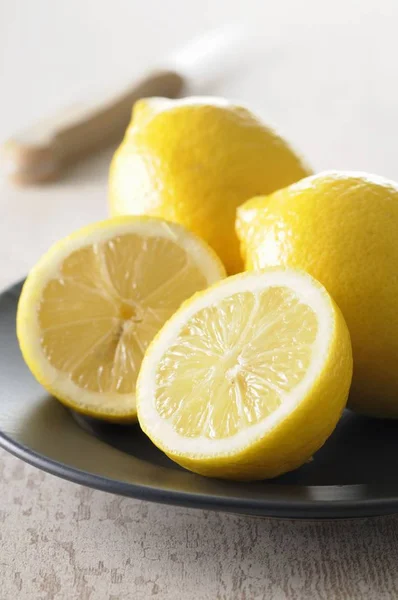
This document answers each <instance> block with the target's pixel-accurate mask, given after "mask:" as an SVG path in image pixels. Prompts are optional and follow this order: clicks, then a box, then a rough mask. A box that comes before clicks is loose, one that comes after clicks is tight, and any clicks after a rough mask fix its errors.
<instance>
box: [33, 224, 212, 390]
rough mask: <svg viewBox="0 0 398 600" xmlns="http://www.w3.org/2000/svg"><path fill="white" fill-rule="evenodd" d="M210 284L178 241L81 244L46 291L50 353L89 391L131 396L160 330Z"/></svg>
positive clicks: (44, 317)
mask: <svg viewBox="0 0 398 600" xmlns="http://www.w3.org/2000/svg"><path fill="white" fill-rule="evenodd" d="M164 256H167V257H168V261H167V262H165V261H164V260H163V257H164ZM181 278H183V282H184V284H183V285H181ZM205 286H206V279H205V277H204V275H203V274H202V273H201V272H200V270H199V269H198V268H197V267H195V266H194V265H193V264H190V262H189V260H188V257H187V255H186V253H185V252H184V251H183V250H182V249H181V248H179V247H178V246H176V244H175V243H173V242H172V241H170V240H166V239H162V238H156V237H153V238H147V237H146V238H143V237H142V236H140V235H137V234H126V235H124V236H117V237H115V238H114V239H112V240H108V241H106V242H102V243H97V244H94V245H92V246H89V247H86V248H81V249H79V250H77V251H75V252H73V253H72V254H71V255H70V256H69V257H68V258H67V259H66V260H65V261H64V262H63V264H62V265H61V267H60V271H59V274H58V276H57V277H56V278H54V279H52V280H51V281H49V282H48V284H47V285H46V287H45V289H44V290H43V295H42V299H41V302H40V305H39V309H38V316H39V323H40V329H41V331H42V336H41V345H42V348H43V351H44V354H45V356H46V357H47V359H48V361H49V362H50V363H51V364H52V365H53V366H54V367H55V368H56V369H57V370H58V371H63V372H66V373H68V374H69V376H70V378H71V379H72V381H73V382H74V383H76V384H77V385H78V386H79V387H81V388H85V389H87V390H90V391H94V392H104V391H116V392H120V393H122V394H124V393H131V392H133V391H134V388H135V383H136V379H137V375H138V370H139V367H140V364H141V361H142V357H143V355H144V352H145V350H146V347H147V346H148V344H149V342H150V341H151V339H152V338H153V336H154V335H155V333H156V332H157V331H158V329H159V328H160V327H161V325H162V324H163V323H164V322H165V321H166V320H167V318H168V317H169V316H170V315H171V314H172V313H173V311H174V310H175V309H176V307H177V306H179V304H180V303H181V302H182V300H183V299H185V298H186V297H187V296H189V295H191V294H193V293H194V292H195V291H197V290H198V289H202V288H204V287H205Z"/></svg>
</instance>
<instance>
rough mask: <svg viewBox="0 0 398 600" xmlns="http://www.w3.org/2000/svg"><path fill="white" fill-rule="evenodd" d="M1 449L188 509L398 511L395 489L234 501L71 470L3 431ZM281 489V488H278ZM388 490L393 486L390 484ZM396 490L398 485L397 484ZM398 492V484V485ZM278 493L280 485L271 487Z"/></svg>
mask: <svg viewBox="0 0 398 600" xmlns="http://www.w3.org/2000/svg"><path fill="white" fill-rule="evenodd" d="M0 447H1V448H3V449H4V450H6V451H7V452H9V453H10V454H12V455H13V456H15V457H17V458H19V459H21V460H23V461H24V462H26V463H27V464H30V465H32V466H34V467H36V468H38V469H40V470H41V471H44V472H46V473H49V474H50V475H54V476H56V477H59V478H61V479H63V480H66V481H70V482H72V483H76V484H78V485H82V486H85V487H89V488H92V489H97V490H100V491H103V492H107V493H111V494H115V495H119V496H125V497H130V498H135V499H137V500H144V501H148V502H155V503H159V504H168V505H174V506H185V507H188V508H196V509H202V510H215V511H222V512H233V513H238V514H246V515H257V516H264V517H275V518H287V519H303V520H305V519H310V520H311V519H314V518H315V519H330V518H332V519H344V518H353V517H371V516H381V515H389V514H394V513H397V512H398V495H396V494H397V491H398V490H397V491H393V493H392V494H391V495H387V496H386V495H383V496H377V495H376V496H375V495H372V496H368V497H366V498H363V499H359V500H358V499H340V500H319V499H310V500H307V501H304V500H297V499H279V500H274V499H270V498H244V497H243V498H239V499H237V498H231V497H229V496H221V495H218V496H216V495H211V494H208V493H207V494H200V493H196V492H194V493H189V492H186V491H183V490H181V491H179V490H167V489H165V488H161V487H157V486H148V485H145V484H142V483H139V484H138V483H130V482H123V481H120V480H119V479H111V478H109V477H105V476H103V475H97V474H95V473H91V472H89V471H84V470H81V469H77V468H76V467H72V466H70V465H67V464H65V463H62V462H60V461H56V460H54V459H52V458H49V457H48V456H46V455H44V454H41V453H39V452H36V451H35V450H32V449H31V448H29V447H27V446H24V445H23V444H20V443H19V442H16V441H15V440H13V439H12V438H11V437H10V436H8V435H7V434H5V433H4V432H3V431H0ZM277 485H278V484H277ZM363 485H366V484H349V485H326V486H322V485H319V486H315V485H310V486H308V485H306V486H298V485H290V484H287V485H286V484H279V485H278V487H280V488H283V489H284V490H285V491H286V490H287V489H288V488H289V489H290V490H291V489H295V488H310V489H322V490H326V489H327V488H332V489H340V490H347V491H353V490H355V489H358V488H361V487H363ZM387 487H388V488H390V487H391V485H388V486H387ZM394 487H395V486H394ZM397 488H398V486H397ZM272 489H273V490H274V491H275V489H276V486H272ZM372 489H376V490H377V489H384V486H383V485H379V484H378V485H373V486H372Z"/></svg>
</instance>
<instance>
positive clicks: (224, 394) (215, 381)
mask: <svg viewBox="0 0 398 600" xmlns="http://www.w3.org/2000/svg"><path fill="white" fill-rule="evenodd" d="M317 329H318V326H317V318H316V315H315V313H314V312H313V310H312V309H311V308H310V307H309V306H308V305H306V304H303V303H302V302H300V300H299V299H298V298H297V297H296V296H295V295H294V293H293V292H292V291H291V290H289V289H287V288H283V287H272V288H269V289H267V290H264V291H263V292H261V293H258V294H253V293H252V292H242V293H237V294H234V295H232V296H230V297H228V298H226V299H224V300H222V301H221V302H220V303H219V304H218V305H217V308H216V307H209V308H205V309H203V310H201V311H199V312H198V313H197V314H196V315H195V316H194V318H193V319H192V320H191V321H190V322H189V323H188V324H187V325H186V326H185V327H184V328H183V329H182V330H181V332H180V334H179V335H178V337H177V338H176V340H175V342H174V344H173V346H172V347H171V348H169V349H168V350H167V352H166V353H165V354H164V355H163V357H162V359H161V361H160V363H159V367H158V369H157V372H156V386H157V396H156V408H157V411H158V413H159V415H161V416H162V417H163V418H165V419H168V420H169V421H170V422H171V423H172V425H173V427H174V429H175V430H176V431H177V432H178V433H179V434H180V435H184V436H189V437H197V436H206V437H209V438H225V437H228V436H232V435H235V434H236V433H237V432H238V431H240V430H241V429H242V428H247V427H249V426H251V425H253V424H255V423H258V422H260V421H262V420H263V419H264V418H265V417H267V416H268V415H269V414H271V413H272V412H273V411H274V410H275V409H276V408H278V407H279V406H280V405H281V403H283V401H284V397H285V396H286V394H287V393H288V392H290V391H292V389H293V388H294V387H295V386H297V385H298V383H300V381H302V379H303V377H304V375H305V373H306V371H307V369H308V366H309V363H310V361H311V354H312V344H313V342H314V340H315V338H316V334H317Z"/></svg>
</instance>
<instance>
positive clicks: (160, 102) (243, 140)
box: [109, 98, 310, 273]
mask: <svg viewBox="0 0 398 600" xmlns="http://www.w3.org/2000/svg"><path fill="white" fill-rule="evenodd" d="M309 174H310V170H309V169H308V167H307V166H306V165H305V164H304V163H303V161H302V160H301V158H300V157H299V156H298V155H297V154H296V153H295V152H294V151H293V150H292V148H291V147H290V146H289V145H288V143H287V142H286V141H285V140H283V139H282V138H281V137H280V136H279V135H278V134H277V133H275V131H273V130H272V129H271V128H269V127H266V126H265V125H264V124H263V123H261V121H259V120H258V118H257V117H255V116H254V115H253V114H252V113H251V112H249V111H248V110H247V109H245V108H242V107H240V106H237V105H235V104H230V103H228V102H227V101H226V100H222V99H216V98H188V99H184V100H167V99H161V98H151V99H144V100H140V101H139V102H137V104H136V105H135V107H134V112H133V117H132V121H131V124H130V126H129V128H128V129H127V132H126V136H125V138H124V140H123V143H122V144H121V146H120V148H119V149H118V150H117V152H116V154H115V156H114V158H113V161H112V165H111V170H110V179H109V193H110V209H111V214H113V215H119V214H134V215H141V214H148V215H153V216H157V217H163V218H165V219H168V220H169V221H174V222H177V223H181V224H182V225H185V227H187V228H188V229H190V230H191V231H193V232H195V233H196V234H197V235H199V236H200V237H202V238H203V239H204V240H206V241H207V242H208V243H209V244H210V246H212V247H213V248H214V250H215V251H216V252H217V254H218V255H219V256H220V258H221V259H222V260H223V261H224V264H225V266H226V267H227V271H229V272H230V273H235V272H238V271H241V270H242V269H243V263H242V259H241V256H240V253H239V244H238V240H237V238H236V234H235V230H234V224H235V215H236V207H237V206H239V204H241V203H242V202H244V201H245V200H247V199H248V198H250V197H252V196H253V195H255V194H260V193H261V194H269V193H271V192H273V191H274V190H276V189H279V188H281V187H285V186H286V185H289V184H290V183H293V182H294V181H298V180H299V179H301V178H302V177H305V176H306V175H309Z"/></svg>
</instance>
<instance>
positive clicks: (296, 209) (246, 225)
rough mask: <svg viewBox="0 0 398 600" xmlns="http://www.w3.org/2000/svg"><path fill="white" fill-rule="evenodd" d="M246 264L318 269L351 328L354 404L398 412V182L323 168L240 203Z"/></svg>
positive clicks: (364, 409) (369, 409) (387, 413)
mask: <svg viewBox="0 0 398 600" xmlns="http://www.w3.org/2000/svg"><path fill="white" fill-rule="evenodd" d="M237 232H238V236H239V238H240V240H241V248H242V253H243V255H244V256H245V259H246V268H247V269H259V268H265V267H267V266H274V265H281V266H290V267H293V268H301V269H305V270H306V271H308V272H309V273H310V274H311V275H313V276H314V277H316V278H317V279H318V280H319V281H320V282H321V283H322V284H323V285H324V286H325V287H326V289H327V290H328V291H329V293H330V294H331V295H332V296H333V298H334V299H335V300H336V302H337V304H338V305H339V307H340V308H341V310H342V312H343V315H344V317H345V320H346V322H347V325H348V328H349V330H350V334H351V340H352V347H353V356H354V377H353V383H352V388H351V393H350V399H349V404H350V406H351V407H352V408H354V409H356V410H357V411H359V412H363V413H367V414H369V415H373V416H380V417H398V370H397V368H396V359H397V357H398V313H397V309H396V299H397V297H398V281H397V276H396V269H397V264H398V244H397V240H398V185H397V184H396V183H394V182H392V181H388V180H387V179H385V178H383V177H378V176H375V175H369V174H366V173H355V172H354V173H350V172H336V171H330V172H325V173H319V174H317V175H314V176H313V177H309V178H307V179H304V180H302V181H301V182H299V183H297V184H293V185H292V186H290V187H288V188H285V189H284V190H279V191H277V192H275V193H274V194H271V195H270V196H267V197H257V198H253V199H252V200H249V201H248V202H247V203H245V204H244V205H242V206H241V207H240V208H239V209H238V216H237Z"/></svg>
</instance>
